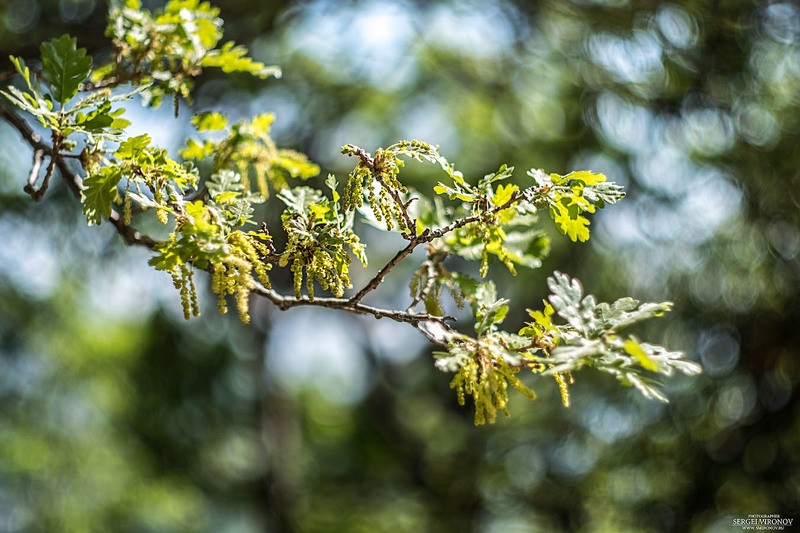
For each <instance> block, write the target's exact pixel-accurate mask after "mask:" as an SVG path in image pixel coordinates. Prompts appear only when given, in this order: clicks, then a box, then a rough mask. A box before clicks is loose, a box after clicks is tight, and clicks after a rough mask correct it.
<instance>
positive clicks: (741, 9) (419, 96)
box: [0, 0, 800, 532]
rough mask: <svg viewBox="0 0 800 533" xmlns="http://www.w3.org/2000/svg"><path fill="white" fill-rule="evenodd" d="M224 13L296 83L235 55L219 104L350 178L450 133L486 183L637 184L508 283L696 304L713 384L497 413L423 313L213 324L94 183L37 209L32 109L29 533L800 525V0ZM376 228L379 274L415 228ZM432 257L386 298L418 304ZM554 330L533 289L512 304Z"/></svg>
mask: <svg viewBox="0 0 800 533" xmlns="http://www.w3.org/2000/svg"><path fill="white" fill-rule="evenodd" d="M146 4H150V5H152V4H157V2H150V3H146ZM220 4H221V5H220V6H219V7H220V8H221V10H222V12H221V16H222V17H223V18H224V19H225V23H226V26H225V36H226V39H228V38H229V39H233V40H235V41H236V42H241V43H243V44H245V45H247V46H248V47H249V48H250V49H251V51H253V53H254V55H255V58H256V59H257V60H260V61H264V62H265V63H267V64H277V65H280V66H281V67H282V69H283V72H284V78H283V79H282V80H280V81H270V82H268V83H265V82H262V81H259V80H256V81H253V80H249V79H246V77H244V76H242V77H236V78H233V79H225V80H223V79H222V78H221V77H217V76H215V75H213V73H208V74H204V77H203V78H202V79H201V80H200V82H199V83H198V86H197V90H196V93H195V96H196V97H195V108H196V110H198V111H219V110H221V111H224V112H226V113H228V114H230V115H232V116H233V118H234V119H241V118H248V117H249V116H251V115H253V114H257V113H262V112H267V111H273V112H275V114H276V120H275V124H274V126H273V127H274V130H273V131H274V134H275V136H276V139H277V140H278V141H279V142H280V144H281V145H282V146H291V147H293V148H296V149H297V150H299V151H302V152H305V153H308V154H309V155H310V156H311V159H312V160H314V161H317V162H320V163H321V164H322V166H323V167H324V168H323V172H322V174H323V175H325V174H326V173H327V172H328V171H331V172H336V173H337V174H339V175H340V176H343V175H344V174H345V173H346V172H347V171H348V170H349V169H350V165H351V162H349V161H348V160H347V159H346V158H344V157H342V156H340V155H339V147H340V146H341V145H343V144H345V143H354V144H358V145H360V146H381V145H382V146H386V145H388V144H391V143H392V142H394V141H396V140H397V139H398V138H420V139H424V140H426V141H429V142H433V143H438V144H440V150H441V152H442V154H443V155H445V156H446V157H447V158H448V160H450V161H453V162H455V163H456V164H457V165H458V168H459V169H461V170H462V171H463V172H464V174H465V176H469V177H477V176H482V175H484V174H486V173H489V172H492V171H494V170H496V169H497V167H498V165H499V164H500V163H508V164H510V165H514V166H517V167H518V168H541V167H543V168H548V169H553V170H555V171H557V172H566V171H567V170H568V169H571V168H589V169H592V170H593V171H596V172H603V173H604V174H606V175H607V176H609V179H612V180H615V181H619V182H623V183H625V184H626V189H627V190H628V191H629V195H628V197H627V198H626V199H625V201H623V202H621V203H620V204H618V205H615V206H611V207H609V208H608V209H605V210H604V211H603V213H601V214H599V215H597V216H596V219H595V222H594V223H593V227H596V229H595V230H594V235H593V239H592V242H590V243H586V244H580V243H579V244H573V243H571V242H567V243H565V242H563V241H562V240H561V239H554V240H553V243H554V249H553V250H552V252H551V255H550V257H549V258H548V259H547V260H545V262H544V266H543V268H542V269H540V270H539V271H537V272H535V273H533V274H528V273H522V272H521V273H520V274H519V275H518V276H517V277H515V278H512V277H511V276H510V275H507V274H504V273H503V272H502V268H500V269H497V270H496V271H494V272H492V275H493V276H494V277H495V278H496V280H497V281H498V294H500V295H501V296H502V295H503V294H515V295H517V296H516V300H518V301H520V303H522V302H523V301H525V302H528V304H527V305H528V306H529V307H532V308H538V307H539V306H538V302H540V301H541V299H542V298H543V297H544V295H545V294H544V291H545V290H546V287H545V284H544V277H545V276H546V275H547V274H549V273H550V272H552V271H553V270H561V271H564V272H568V273H570V274H571V275H574V276H575V277H578V278H581V279H582V280H583V281H584V284H585V286H586V287H587V289H589V290H590V292H592V293H594V294H597V295H598V297H599V298H600V299H601V300H611V299H613V298H615V297H617V296H619V295H620V294H631V295H632V296H634V297H636V298H637V299H641V300H663V299H669V300H673V301H675V311H674V313H672V315H673V316H670V317H669V318H668V319H662V320H661V321H660V322H659V323H656V324H653V325H649V326H648V328H650V329H646V330H644V331H642V336H645V335H646V336H647V337H648V338H652V339H663V344H665V345H669V346H671V347H675V348H679V349H683V350H685V351H686V352H687V353H689V354H693V355H694V357H695V358H696V359H697V360H698V361H699V362H700V363H702V365H703V367H704V369H705V374H704V375H703V376H701V377H700V378H693V379H687V380H682V379H676V380H674V381H673V382H672V383H670V384H669V385H668V390H667V395H668V396H669V398H670V399H671V403H670V404H668V405H667V406H662V405H657V404H653V403H647V402H645V401H640V400H639V399H638V398H636V396H635V395H634V393H632V392H631V393H629V392H628V391H625V390H619V389H618V387H616V386H615V383H613V381H614V380H613V379H610V378H607V377H604V376H596V379H594V380H592V379H591V378H590V377H589V376H585V377H584V378H583V379H582V380H581V382H580V383H579V384H577V385H576V386H573V387H572V389H571V396H572V407H571V408H570V409H569V410H565V409H563V408H561V407H560V404H559V402H558V400H557V399H556V396H557V394H558V391H557V390H555V388H553V390H547V389H544V388H543V389H542V390H541V391H537V392H538V393H539V395H540V400H537V401H536V402H529V403H525V402H522V401H518V402H516V403H514V406H513V408H514V411H515V417H514V418H512V419H510V420H501V421H500V422H499V423H498V424H497V425H495V426H493V427H489V428H481V429H476V428H474V427H473V426H472V418H471V413H470V412H469V411H468V410H463V409H460V408H458V406H457V405H456V402H455V399H454V398H452V396H451V391H449V390H448V388H447V382H448V380H449V376H447V375H444V374H440V373H438V372H436V371H434V370H433V369H432V368H431V361H430V354H429V350H430V347H429V346H427V345H426V343H425V342H423V340H422V339H417V338H416V336H415V333H414V332H413V331H412V330H410V329H405V328H403V327H402V325H395V324H385V323H384V322H385V321H374V320H356V319H354V318H350V317H345V318H342V317H339V316H338V315H336V313H330V312H325V311H319V310H316V311H315V310H304V309H297V310H293V311H290V312H287V313H286V314H281V313H278V312H276V311H275V310H274V309H272V308H270V307H269V306H268V305H267V304H266V303H264V302H260V303H259V304H257V305H255V306H254V307H253V308H252V309H251V315H252V317H253V325H252V326H251V327H250V328H244V327H242V326H239V325H236V324H235V323H234V322H231V321H228V320H224V319H222V318H220V317H217V316H216V315H215V314H214V313H211V312H209V313H205V314H204V318H202V319H201V320H200V321H196V322H190V323H188V324H183V323H182V321H181V319H180V317H178V316H175V315H173V314H170V313H172V310H173V309H175V308H177V307H178V306H177V305H176V302H175V301H174V299H175V298H176V297H175V296H174V295H173V294H172V293H171V287H170V286H169V285H170V284H169V280H168V279H162V278H160V277H157V276H154V275H150V274H149V273H148V272H147V271H145V270H141V269H137V268H136V267H135V266H134V265H137V264H143V263H144V260H143V256H146V255H147V254H144V253H143V252H142V251H140V250H130V249H127V248H125V247H124V245H123V244H122V243H121V242H119V239H118V238H117V236H116V235H114V234H112V233H113V232H112V230H111V229H110V228H107V227H106V228H103V227H101V228H86V227H85V222H84V221H83V219H82V217H81V216H80V213H79V209H78V205H77V203H76V202H75V201H74V200H73V199H72V198H71V197H70V196H69V194H67V191H66V190H65V188H64V187H63V186H62V185H60V184H55V185H54V188H53V189H52V190H51V192H50V193H48V196H47V198H45V200H44V204H42V205H31V202H30V200H29V199H28V198H27V196H25V195H24V194H23V193H22V186H23V185H24V183H25V177H26V175H27V172H28V169H29V164H30V159H29V155H28V152H26V151H25V150H26V148H24V146H23V144H22V143H21V142H20V141H19V139H18V137H17V135H16V134H15V133H14V132H13V131H12V130H11V129H10V128H8V127H7V126H5V125H3V124H0V142H2V144H3V146H5V147H9V148H8V149H3V150H0V202H2V211H0V233H2V234H3V235H4V246H3V247H2V248H0V531H27V530H56V531H91V530H109V529H113V530H117V529H119V530H137V531H186V530H190V531H191V530H197V531H264V530H266V531H291V530H297V531H325V532H331V531H348V532H350V531H370V532H372V531H393V532H394V531H415V532H416V531H426V530H427V531H469V530H474V531H492V532H499V531H559V530H579V531H653V530H655V531H669V530H674V531H730V530H731V521H732V519H733V518H736V517H746V515H747V514H751V513H780V514H781V515H782V516H784V517H795V518H796V519H797V518H800V469H799V468H798V463H799V462H800V430H799V429H798V424H800V421H798V417H800V403H798V396H799V395H798V382H800V359H799V358H800V339H799V338H798V337H799V336H800V323H799V322H800V306H799V305H798V302H800V299H799V298H798V295H799V294H798V293H800V268H799V267H800V265H799V264H798V263H800V209H798V208H799V207H800V172H798V171H797V169H798V168H800V153H799V152H798V151H797V149H796V147H797V145H798V135H800V127H799V126H800V113H799V112H798V111H800V110H799V109H798V107H800V9H798V8H797V6H796V5H795V4H793V3H789V2H767V1H766V0H764V1H743V0H742V1H736V0H727V1H720V2H696V1H689V0H676V1H675V2H671V3H666V2H655V1H649V0H629V1H624V0H606V1H602V0H573V1H556V0H550V1H542V2H536V3H529V2H522V1H513V0H507V1H500V0H495V1H484V2H455V1H453V2H426V3H423V2H416V3H415V2H411V1H406V2H382V1H378V0H375V1H361V2H346V3H339V2H329V1H323V0H316V1H309V2H303V3H299V4H289V3H280V2H263V3H262V2H260V3H258V4H256V3H254V2H249V1H245V0H237V1H226V2H220ZM105 11H106V6H105V5H103V4H102V3H101V2H96V1H94V0H59V1H55V0H25V1H22V0H10V1H8V2H4V3H3V4H2V6H0V12H2V15H1V16H0V51H2V54H0V56H2V57H3V58H5V57H6V56H7V55H8V54H15V55H19V56H23V57H32V56H36V55H38V46H39V43H40V42H42V41H44V40H47V39H50V38H52V37H57V36H59V35H61V34H62V33H64V32H69V33H71V34H73V35H75V36H77V37H78V46H80V47H86V48H87V49H88V51H89V53H90V54H91V55H93V56H95V57H102V54H103V53H104V51H107V49H108V48H107V47H108V42H107V40H106V39H105V38H103V37H102V28H103V27H104V20H105ZM2 61H3V63H2V65H3V67H2V70H3V71H10V70H11V64H10V63H8V62H7V61H6V60H5V59H3V60H2ZM136 113H139V115H140V116H139V121H140V124H143V125H142V126H140V127H142V128H143V130H142V132H144V131H148V128H149V129H150V130H151V131H152V132H153V135H156V134H158V135H161V136H162V139H163V138H166V139H167V141H168V142H167V144H170V143H172V145H173V147H174V148H175V149H177V148H178V147H179V146H180V145H181V143H182V142H183V138H184V137H185V136H186V135H188V134H189V133H190V130H189V127H190V126H189V124H188V121H185V120H184V121H182V120H178V121H174V122H170V123H169V125H168V126H165V125H164V124H166V120H167V117H168V116H169V115H170V114H171V113H172V110H171V109H170V108H169V107H168V106H167V107H166V108H162V109H160V110H159V111H158V113H157V114H155V115H153V114H145V113H144V112H143V111H142V112H139V111H138V110H134V109H131V110H130V111H129V115H130V117H131V118H133V117H134V115H135V114H136ZM134 122H135V121H134ZM134 125H135V124H134ZM166 128H169V131H165V129H166ZM162 144H163V143H162ZM427 170H428V169H426V168H425V167H422V166H416V165H414V164H409V166H408V168H407V169H406V175H407V176H412V177H413V178H412V183H409V185H411V186H416V187H421V186H422V185H425V186H426V187H432V186H433V185H435V183H434V182H431V181H430V180H438V179H439V178H438V177H436V178H430V177H429V176H430V175H429V174H427V173H426V172H427ZM274 201H275V200H274V199H273V200H271V202H274ZM272 205H274V204H272V203H267V204H266V205H265V207H264V210H265V216H267V217H270V216H273V217H274V216H276V215H275V214H274V212H275V211H276V210H275V209H272V211H270V209H271V206H272ZM270 213H272V214H270ZM595 224H596V226H595ZM552 231H553V232H555V231H556V229H555V228H552ZM366 234H367V235H368V236H369V235H373V236H374V235H377V233H374V234H370V233H369V230H366ZM373 240H375V239H373ZM367 244H368V246H370V248H369V250H370V253H371V254H375V256H374V257H375V260H374V261H373V260H372V257H373V256H371V257H370V259H371V261H370V262H371V263H372V264H375V265H379V264H381V255H384V256H386V257H384V258H383V259H386V258H388V257H389V256H390V255H391V254H392V253H393V252H394V251H395V249H396V248H395V247H394V246H393V245H392V244H393V243H391V242H381V241H377V240H375V242H369V241H368V242H367ZM407 263H409V264H406V263H403V264H401V265H400V267H399V268H398V270H397V272H394V273H393V277H391V278H390V279H388V280H387V282H386V283H385V284H384V285H385V287H383V288H382V289H381V291H379V292H378V293H377V294H375V295H374V297H375V298H376V300H381V299H382V300H383V303H385V304H387V305H396V306H398V307H399V306H402V305H404V303H407V301H408V299H407V298H408V297H407V287H405V286H404V285H403V282H404V281H407V280H408V279H409V278H410V276H411V273H412V271H413V269H414V266H413V265H411V264H410V263H412V261H410V260H409V261H407ZM404 268H405V269H406V270H403V269H404ZM362 275H363V276H364V277H363V279H361V280H360V281H362V282H363V281H366V280H368V279H369V277H368V275H369V272H367V273H366V274H362ZM355 276H356V272H353V277H354V279H353V282H354V285H356V286H358V285H359V280H358V279H355ZM272 281H273V284H282V285H283V286H284V287H291V283H292V282H291V280H290V279H283V280H281V279H274V280H272ZM206 300H209V298H206ZM162 303H163V304H164V308H165V309H168V310H170V311H160V310H159V309H160V305H161V304H162ZM523 305H525V304H523ZM98 313H101V314H102V315H103V316H104V320H103V326H102V327H101V326H100V325H99V323H98V322H97V321H96V320H94V319H93V318H92V317H93V316H97V314H98ZM108 317H112V320H110V321H109V320H107V318H108ZM526 320H527V318H526V316H525V314H524V307H520V308H514V309H511V310H509V313H508V316H507V317H506V319H505V323H506V324H519V325H520V326H521V325H522V324H523V323H524V322H525V321H526ZM109 324H110V325H109ZM309 332H313V333H312V334H309ZM512 401H513V400H512Z"/></svg>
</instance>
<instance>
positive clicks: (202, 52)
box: [92, 0, 281, 112]
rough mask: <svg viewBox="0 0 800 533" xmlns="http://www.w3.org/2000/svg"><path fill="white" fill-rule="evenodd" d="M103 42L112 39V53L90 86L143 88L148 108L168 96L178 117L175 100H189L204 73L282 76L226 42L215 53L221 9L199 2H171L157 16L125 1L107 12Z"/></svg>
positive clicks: (133, 0) (135, 2)
mask: <svg viewBox="0 0 800 533" xmlns="http://www.w3.org/2000/svg"><path fill="white" fill-rule="evenodd" d="M106 36H108V37H110V38H111V39H112V43H113V45H114V52H115V53H114V56H113V58H112V60H111V61H109V62H108V63H106V64H105V65H102V66H100V67H98V68H97V69H96V70H95V71H94V73H93V74H92V82H93V83H95V84H97V85H99V86H104V85H107V84H110V83H114V84H117V83H121V82H131V83H135V84H137V85H142V86H146V88H145V90H144V91H143V93H142V94H143V96H144V97H145V99H146V101H147V102H148V103H149V104H150V105H153V106H157V105H159V104H160V103H161V101H162V99H163V98H164V97H165V96H171V97H173V100H174V102H175V106H176V112H177V102H178V100H177V98H178V96H180V97H183V98H185V99H187V100H190V99H191V91H192V88H193V86H194V83H193V81H192V78H194V77H196V76H198V75H199V74H200V73H201V72H202V71H203V68H206V67H214V68H220V69H222V71H223V72H225V73H232V72H244V73H247V74H251V75H253V76H258V77H260V78H266V77H269V76H275V77H280V75H281V71H280V69H279V68H277V67H274V66H267V65H264V64H263V63H260V62H258V61H254V60H253V59H251V58H250V57H248V56H247V49H246V48H245V47H243V46H241V45H236V44H234V43H233V42H226V43H224V44H223V45H222V46H221V47H218V45H219V43H220V40H221V39H222V19H220V18H219V9H217V8H215V7H212V6H211V4H209V3H208V2H201V1H200V0H170V1H169V2H167V4H166V5H165V6H164V8H162V9H158V10H155V11H150V10H147V9H144V8H142V5H141V1H140V0H126V1H125V2H124V3H123V4H122V5H121V6H119V7H113V8H112V9H111V12H110V14H109V23H108V26H107V27H106Z"/></svg>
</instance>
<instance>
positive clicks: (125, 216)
mask: <svg viewBox="0 0 800 533" xmlns="http://www.w3.org/2000/svg"><path fill="white" fill-rule="evenodd" d="M130 192H131V182H130V181H129V182H128V183H127V184H126V185H125V199H124V200H123V201H122V202H123V203H122V220H123V221H124V222H125V225H126V226H130V224H131V219H132V218H133V217H132V215H131V195H130Z"/></svg>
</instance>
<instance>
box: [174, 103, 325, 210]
mask: <svg viewBox="0 0 800 533" xmlns="http://www.w3.org/2000/svg"><path fill="white" fill-rule="evenodd" d="M274 119H275V115H273V114H272V113H262V114H260V115H256V116H255V117H253V118H252V119H250V120H242V121H240V122H237V123H235V124H233V125H231V126H230V128H228V120H227V118H226V117H225V116H224V115H222V114H220V113H216V112H211V113H200V114H198V115H195V116H194V118H192V124H193V125H194V126H195V128H196V129H197V131H198V132H209V131H210V132H219V131H225V132H226V133H227V135H226V136H225V137H224V138H222V139H219V140H213V139H206V140H204V141H198V140H196V139H189V140H188V141H187V143H186V147H185V148H184V149H183V150H182V151H181V156H182V157H183V158H184V159H189V160H193V161H198V162H199V161H202V160H204V159H206V158H208V157H211V156H213V171H214V172H219V171H220V170H222V169H226V168H228V169H236V171H237V172H238V173H239V174H240V175H241V176H242V180H243V185H244V187H245V189H247V190H250V191H258V193H259V194H260V195H261V196H262V197H264V198H267V197H268V196H269V190H270V188H271V189H272V190H275V191H280V190H282V189H284V188H286V187H288V186H289V178H291V179H301V180H306V179H308V178H313V177H314V176H316V175H317V174H319V166H318V165H316V164H314V163H312V162H311V161H309V160H308V157H306V155H305V154H302V153H300V152H296V151H294V150H287V149H285V148H278V147H277V146H276V145H275V142H274V141H273V140H272V137H270V128H271V126H272V122H273V121H274Z"/></svg>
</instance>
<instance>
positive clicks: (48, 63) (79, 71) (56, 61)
mask: <svg viewBox="0 0 800 533" xmlns="http://www.w3.org/2000/svg"><path fill="white" fill-rule="evenodd" d="M77 43H78V41H77V40H76V39H75V38H74V37H70V36H69V35H66V34H64V35H62V36H61V37H59V38H58V39H51V40H50V41H48V42H46V43H42V45H41V47H40V50H41V53H42V73H43V74H44V78H45V80H47V83H49V84H50V93H51V95H52V96H53V98H54V99H56V100H57V101H59V102H61V103H62V104H64V103H66V102H68V101H69V100H70V98H72V97H73V96H75V95H76V94H77V92H78V87H80V84H81V83H82V82H83V81H84V80H85V79H86V78H87V77H88V76H89V72H91V70H92V58H91V56H87V55H86V49H85V48H77Z"/></svg>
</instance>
